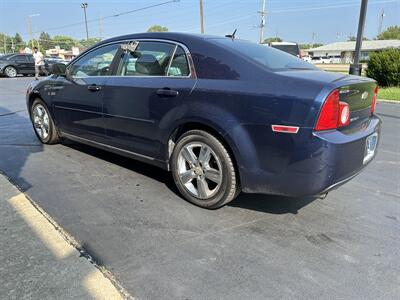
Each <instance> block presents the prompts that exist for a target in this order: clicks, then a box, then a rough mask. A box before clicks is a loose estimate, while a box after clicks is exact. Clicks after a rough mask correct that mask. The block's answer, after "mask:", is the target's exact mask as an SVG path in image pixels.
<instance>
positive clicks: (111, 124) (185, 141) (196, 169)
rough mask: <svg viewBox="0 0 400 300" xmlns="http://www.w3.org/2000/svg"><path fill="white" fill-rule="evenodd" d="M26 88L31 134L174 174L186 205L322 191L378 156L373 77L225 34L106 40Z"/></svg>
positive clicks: (153, 35)
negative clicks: (323, 68) (244, 196)
mask: <svg viewBox="0 0 400 300" xmlns="http://www.w3.org/2000/svg"><path fill="white" fill-rule="evenodd" d="M53 72H54V74H53V75H52V76H50V77H47V78H46V79H44V80H41V81H39V82H34V83H32V84H31V85H30V86H29V88H28V91H27V104H28V108H29V112H30V116H31V119H32V123H33V128H34V130H35V132H36V134H37V136H38V138H39V139H40V140H41V141H42V142H43V143H45V144H55V143H58V142H59V141H60V139H61V138H68V139H71V140H74V141H78V142H81V143H85V144H89V145H92V146H94V147H99V148H101V149H105V150H108V151H111V152H114V153H118V154H121V155H125V156H128V157H132V158H135V159H138V160H141V161H144V162H147V163H150V164H153V165H156V166H159V167H162V168H164V169H167V170H170V171H171V172H172V175H173V178H174V181H175V183H176V186H177V187H178V189H179V191H180V192H181V194H182V195H183V197H184V198H186V199H187V200H188V201H190V202H192V203H194V204H197V205H199V206H201V207H205V208H217V207H220V206H222V205H224V204H226V203H228V202H229V201H231V200H232V199H234V198H235V197H236V196H237V195H238V193H239V192H240V191H243V192H246V193H267V194H275V195H285V196H304V195H319V194H324V193H327V192H328V191H329V190H331V189H333V188H335V187H337V186H339V185H341V184H342V183H344V182H346V181H347V180H349V179H351V178H352V177H354V176H355V175H357V174H358V173H359V172H360V171H361V170H362V169H363V168H364V167H365V166H366V165H367V164H368V163H369V162H370V161H371V160H372V159H373V158H374V156H375V154H376V148H377V144H378V140H379V134H380V123H381V121H380V119H379V118H378V117H377V116H376V115H375V114H374V109H375V103H376V96H377V86H376V83H375V81H373V80H371V79H368V78H362V77H357V76H349V75H343V74H338V73H329V72H324V71H321V70H319V69H317V68H315V67H314V66H313V65H311V64H308V63H306V62H304V61H302V60H300V59H298V58H296V57H294V56H292V55H289V54H286V53H284V52H282V51H280V50H276V49H273V48H270V47H267V46H261V45H257V44H254V43H251V42H247V41H243V40H237V39H232V38H223V37H214V36H205V35H189V34H180V33H143V34H132V35H126V36H121V37H116V38H112V39H109V40H105V41H102V42H100V43H99V44H97V45H95V46H94V47H92V48H90V49H88V50H87V51H85V52H84V53H82V54H81V55H80V56H78V57H77V58H76V59H74V60H73V61H72V62H71V63H70V64H69V65H68V66H67V67H65V66H63V65H62V64H61V65H55V66H54V67H53Z"/></svg>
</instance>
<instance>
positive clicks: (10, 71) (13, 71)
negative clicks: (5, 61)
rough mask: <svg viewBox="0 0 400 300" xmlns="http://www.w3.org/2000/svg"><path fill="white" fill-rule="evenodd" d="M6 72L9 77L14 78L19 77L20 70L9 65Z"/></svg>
mask: <svg viewBox="0 0 400 300" xmlns="http://www.w3.org/2000/svg"><path fill="white" fill-rule="evenodd" d="M4 74H6V76H7V77H9V78H14V77H17V74H18V72H17V69H16V68H14V67H12V66H8V67H7V68H5V70H4Z"/></svg>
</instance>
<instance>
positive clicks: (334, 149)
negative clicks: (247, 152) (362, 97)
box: [240, 116, 381, 197]
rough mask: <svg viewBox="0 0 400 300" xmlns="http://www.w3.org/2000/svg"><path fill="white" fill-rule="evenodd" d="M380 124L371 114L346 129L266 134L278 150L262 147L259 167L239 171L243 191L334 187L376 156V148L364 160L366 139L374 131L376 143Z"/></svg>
mask: <svg viewBox="0 0 400 300" xmlns="http://www.w3.org/2000/svg"><path fill="white" fill-rule="evenodd" d="M380 127H381V120H380V119H379V118H378V117H376V116H373V117H372V118H370V119H369V120H368V121H365V122H364V123H362V124H359V125H358V127H357V128H356V129H355V128H353V129H352V130H347V131H338V130H332V131H325V132H313V131H312V130H311V129H310V130H307V129H301V130H300V131H299V134H300V136H295V135H291V134H284V133H281V134H280V135H275V136H271V135H270V136H265V138H266V139H267V138H269V139H271V138H274V139H275V140H274V144H275V145H276V146H280V150H278V147H274V145H273V146H272V147H268V148H267V147H265V146H264V147H263V151H262V153H261V154H260V153H259V154H258V158H257V160H258V166H257V167H254V166H253V167H252V168H246V167H243V168H242V169H241V170H240V173H241V182H242V190H243V191H244V192H247V193H267V194H276V195H284V196H294V197H297V196H309V195H318V194H322V193H326V192H328V191H330V190H332V189H335V188H337V187H339V186H340V185H342V184H344V183H345V182H347V181H348V180H350V179H352V178H353V177H354V176H356V175H357V174H359V173H360V172H361V171H362V170H363V169H364V168H365V167H366V166H367V165H368V164H369V163H370V162H371V161H372V160H373V158H374V157H375V156H376V152H377V151H376V150H375V152H374V155H373V157H372V158H371V159H370V160H369V161H368V162H364V157H365V151H366V150H365V149H366V140H367V138H368V137H369V136H371V135H373V134H374V133H377V134H378V142H379V137H380ZM301 131H302V132H301ZM258 132H260V131H259V130H258ZM258 134H259V133H258ZM265 150H267V151H265ZM271 156H272V157H271Z"/></svg>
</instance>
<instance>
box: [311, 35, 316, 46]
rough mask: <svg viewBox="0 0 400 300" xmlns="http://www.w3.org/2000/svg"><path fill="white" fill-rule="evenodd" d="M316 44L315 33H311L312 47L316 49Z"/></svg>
mask: <svg viewBox="0 0 400 300" xmlns="http://www.w3.org/2000/svg"><path fill="white" fill-rule="evenodd" d="M314 44H315V32H313V33H311V47H314Z"/></svg>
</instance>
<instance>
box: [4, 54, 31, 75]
mask: <svg viewBox="0 0 400 300" xmlns="http://www.w3.org/2000/svg"><path fill="white" fill-rule="evenodd" d="M18 74H22V75H31V74H35V62H34V60H33V56H32V54H19V53H14V54H6V55H3V56H1V57H0V75H4V76H7V77H16V76H17V75H18Z"/></svg>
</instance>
